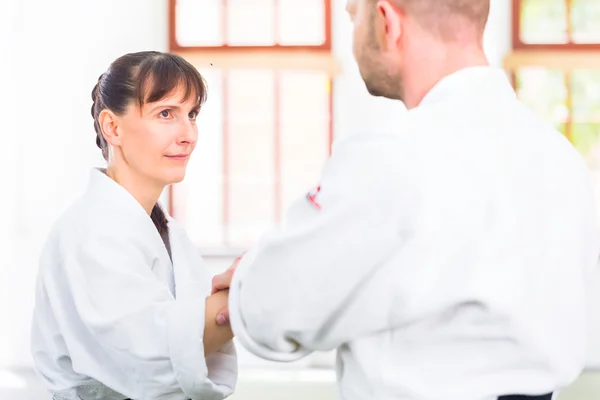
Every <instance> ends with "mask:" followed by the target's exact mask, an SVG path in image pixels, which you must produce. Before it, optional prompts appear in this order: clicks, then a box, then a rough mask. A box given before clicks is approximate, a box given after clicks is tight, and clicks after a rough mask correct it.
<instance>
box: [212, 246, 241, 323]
mask: <svg viewBox="0 0 600 400" xmlns="http://www.w3.org/2000/svg"><path fill="white" fill-rule="evenodd" d="M242 256H243V254H242V255H241V256H239V257H237V258H236V259H235V260H234V261H233V263H232V264H231V266H230V267H229V268H227V270H225V272H223V273H221V274H218V275H215V276H214V277H213V280H212V291H211V295H212V294H215V293H217V292H220V291H222V290H229V287H230V286H231V279H232V278H233V273H234V272H235V269H236V268H237V266H238V264H239V262H240V260H241V259H242ZM228 323H229V307H228V306H225V307H224V308H222V309H220V310H219V312H217V325H225V324H228Z"/></svg>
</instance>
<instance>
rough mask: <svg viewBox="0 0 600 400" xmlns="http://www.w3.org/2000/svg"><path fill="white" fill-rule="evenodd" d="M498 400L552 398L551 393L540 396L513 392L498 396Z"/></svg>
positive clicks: (540, 399) (541, 399)
mask: <svg viewBox="0 0 600 400" xmlns="http://www.w3.org/2000/svg"><path fill="white" fill-rule="evenodd" d="M498 400H552V393H548V394H543V395H541V396H524V395H522V394H513V395H508V396H500V397H498Z"/></svg>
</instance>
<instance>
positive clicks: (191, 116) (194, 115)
mask: <svg viewBox="0 0 600 400" xmlns="http://www.w3.org/2000/svg"><path fill="white" fill-rule="evenodd" d="M188 116H189V117H190V119H196V117H197V116H198V111H192V112H190V113H189V114H188Z"/></svg>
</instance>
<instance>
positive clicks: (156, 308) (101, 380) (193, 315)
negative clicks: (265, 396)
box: [32, 170, 237, 400]
mask: <svg viewBox="0 0 600 400" xmlns="http://www.w3.org/2000/svg"><path fill="white" fill-rule="evenodd" d="M169 240H170V248H171V254H172V259H173V262H171V259H170V257H169V253H168V251H167V247H166V246H165V244H164V243H163V240H162V239H161V236H160V234H159V233H158V231H157V229H156V227H155V226H154V224H153V222H152V221H151V219H150V217H149V216H148V214H147V213H146V212H145V211H144V209H143V208H142V206H141V205H140V204H139V203H138V202H137V201H136V200H135V199H134V198H133V197H132V196H131V195H130V194H129V192H127V191H126V190H125V189H124V188H123V187H121V186H120V185H118V184H117V183H116V182H114V181H113V180H112V179H110V178H109V177H107V176H106V175H105V174H104V173H103V172H101V171H100V170H93V171H92V175H91V181H90V185H89V187H88V190H87V192H86V193H85V194H84V195H83V197H82V198H81V199H80V200H79V201H78V202H77V203H76V204H75V205H74V206H72V207H71V208H70V209H69V210H68V211H67V212H66V213H65V214H64V215H63V216H62V217H61V218H60V220H59V221H58V222H57V224H56V226H55V228H54V229H53V231H52V233H51V234H50V238H49V240H48V242H47V244H46V246H45V248H44V250H43V254H42V257H41V265H40V271H39V276H38V284H37V293H36V303H35V312H34V321H33V329H32V353H33V357H34V360H35V366H36V369H37V371H38V372H39V374H40V375H41V377H42V378H43V380H44V381H45V383H46V385H47V386H48V388H49V389H50V390H51V391H52V392H53V393H54V396H55V397H54V398H55V399H57V400H58V399H69V400H70V399H84V400H88V399H94V400H96V399H98V400H99V399H103V400H120V399H124V398H132V399H169V400H175V399H201V400H207V399H211V400H217V399H223V398H225V397H227V396H228V395H229V394H231V393H232V392H233V389H234V387H235V384H236V380H237V359H236V355H235V348H234V347H233V343H232V342H229V343H228V344H227V345H226V346H224V348H223V349H221V351H219V352H217V353H215V354H211V355H209V356H208V357H205V355H204V345H203V335H204V318H205V316H204V312H205V305H206V298H207V297H208V296H209V295H210V290H211V274H210V272H209V270H208V269H207V268H206V267H205V265H203V261H202V258H201V257H200V255H199V253H198V251H197V250H196V249H195V248H194V246H193V245H192V243H191V242H190V241H189V239H188V237H187V236H186V234H185V232H184V231H183V230H182V229H181V228H180V227H178V226H177V224H176V223H175V222H174V221H173V220H171V219H169ZM77 396H79V397H77Z"/></svg>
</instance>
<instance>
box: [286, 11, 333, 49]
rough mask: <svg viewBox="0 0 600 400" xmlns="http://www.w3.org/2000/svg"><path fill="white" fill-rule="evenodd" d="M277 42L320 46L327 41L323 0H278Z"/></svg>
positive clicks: (289, 44) (287, 44)
mask: <svg viewBox="0 0 600 400" xmlns="http://www.w3.org/2000/svg"><path fill="white" fill-rule="evenodd" d="M277 11H278V16H279V21H278V27H279V29H278V31H279V35H278V38H277V42H278V43H279V44H281V45H284V46H293V45H306V46H318V45H321V44H323V43H324V42H325V2H324V1H323V0H302V1H298V0H278V10H277Z"/></svg>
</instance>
